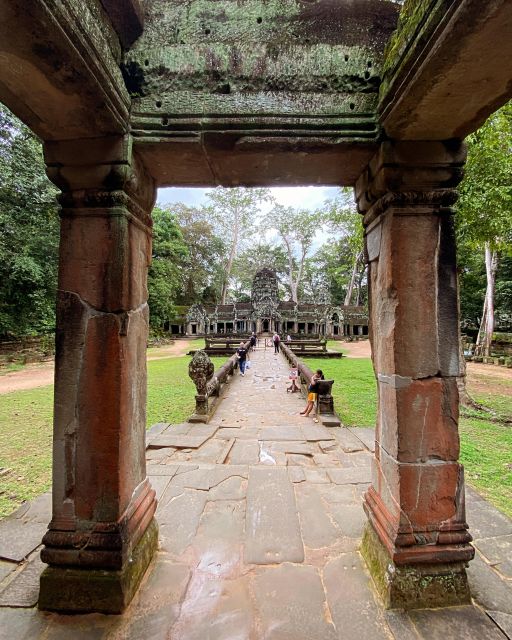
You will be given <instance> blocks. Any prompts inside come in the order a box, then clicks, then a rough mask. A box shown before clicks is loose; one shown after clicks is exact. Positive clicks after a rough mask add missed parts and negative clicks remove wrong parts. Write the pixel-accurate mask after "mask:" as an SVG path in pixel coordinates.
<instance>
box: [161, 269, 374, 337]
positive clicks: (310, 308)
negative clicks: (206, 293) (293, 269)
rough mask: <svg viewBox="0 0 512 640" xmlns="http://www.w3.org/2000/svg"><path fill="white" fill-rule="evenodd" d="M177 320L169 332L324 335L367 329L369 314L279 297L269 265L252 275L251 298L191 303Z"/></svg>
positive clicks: (355, 308) (357, 308)
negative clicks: (248, 299) (228, 302)
mask: <svg viewBox="0 0 512 640" xmlns="http://www.w3.org/2000/svg"><path fill="white" fill-rule="evenodd" d="M180 320H181V322H179V323H177V324H174V323H173V324H171V325H170V327H169V328H170V330H171V332H172V333H176V334H186V335H205V334H215V333H224V334H236V333H241V334H246V333H250V332H251V331H256V333H267V332H268V333H271V332H274V331H277V332H278V333H282V334H286V333H290V334H304V335H312V334H315V335H316V334H318V335H322V336H326V337H335V336H343V335H347V336H348V335H366V334H367V333H368V315H367V312H366V310H365V308H364V307H355V306H354V307H353V306H351V307H345V306H336V305H330V304H296V303H295V302H283V301H281V300H280V299H279V290H278V285H277V278H276V274H275V273H274V271H272V270H271V269H261V270H260V271H258V273H257V274H256V275H255V276H254V280H253V284H252V293H251V302H235V303H232V304H224V305H209V304H194V305H192V306H191V307H190V308H189V309H188V312H187V313H186V316H184V317H183V318H182V319H180Z"/></svg>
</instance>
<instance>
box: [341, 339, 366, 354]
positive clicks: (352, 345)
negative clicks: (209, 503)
mask: <svg viewBox="0 0 512 640" xmlns="http://www.w3.org/2000/svg"><path fill="white" fill-rule="evenodd" d="M340 345H341V350H342V351H343V353H344V354H345V355H346V356H348V357H349V358H371V357H372V352H371V348H370V341H369V340H361V341H357V342H340Z"/></svg>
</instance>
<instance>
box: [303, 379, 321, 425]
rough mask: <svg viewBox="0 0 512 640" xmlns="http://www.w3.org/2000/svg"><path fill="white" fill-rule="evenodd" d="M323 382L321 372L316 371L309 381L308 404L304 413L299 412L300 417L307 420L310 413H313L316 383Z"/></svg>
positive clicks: (316, 391)
mask: <svg viewBox="0 0 512 640" xmlns="http://www.w3.org/2000/svg"><path fill="white" fill-rule="evenodd" d="M319 380H325V378H324V374H323V371H322V370H321V369H317V370H316V371H315V373H314V374H313V375H312V376H311V380H310V381H309V387H308V402H307V404H306V408H305V409H304V411H301V412H300V415H301V416H304V417H305V418H307V417H308V416H309V414H310V413H311V411H313V407H314V406H315V402H316V398H317V395H318V381H319Z"/></svg>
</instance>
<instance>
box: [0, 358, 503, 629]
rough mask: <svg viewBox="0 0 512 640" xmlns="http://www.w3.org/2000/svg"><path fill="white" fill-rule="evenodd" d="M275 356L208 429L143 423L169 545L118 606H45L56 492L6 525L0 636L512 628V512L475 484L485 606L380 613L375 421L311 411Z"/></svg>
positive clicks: (1, 529)
mask: <svg viewBox="0 0 512 640" xmlns="http://www.w3.org/2000/svg"><path fill="white" fill-rule="evenodd" d="M272 351H273V350H271V349H264V348H263V347H260V348H259V349H258V350H257V351H256V353H253V354H252V356H251V362H252V367H251V368H250V369H249V370H248V371H247V373H246V376H245V377H244V378H242V377H240V376H238V375H237V376H236V377H235V378H234V379H233V381H232V382H231V384H230V385H229V386H227V387H226V389H225V395H224V397H223V400H222V402H221V404H220V405H219V408H218V410H217V412H216V414H215V416H214V417H213V419H212V420H211V422H210V423H209V424H207V425H195V424H188V423H185V424H181V425H169V424H166V423H161V424H158V425H155V426H154V427H153V428H152V429H151V430H150V431H149V432H148V435H147V450H146V454H147V462H148V467H147V469H148V476H149V479H150V482H151V484H152V486H153V488H154V489H155V490H156V492H157V496H158V501H159V502H158V508H157V514H156V515H157V522H158V524H159V529H160V548H159V552H158V554H157V556H156V558H155V560H154V562H153V564H152V566H151V569H150V571H149V572H148V574H147V575H146V577H145V578H144V581H143V583H142V586H141V589H140V591H139V592H138V594H137V595H136V596H135V598H134V600H133V602H132V603H131V604H130V605H129V607H128V609H127V610H126V612H125V613H124V614H123V616H102V615H99V614H90V615H82V616H62V615H60V616H59V615H56V614H48V613H43V612H38V611H37V609H35V604H36V602H37V596H38V586H39V585H38V578H39V575H40V573H41V571H42V569H43V565H42V563H41V562H40V560H39V559H38V552H37V548H36V547H37V545H38V544H39V543H40V540H41V536H42V534H43V532H44V530H45V523H46V522H47V521H48V519H49V517H50V501H49V495H48V494H46V495H45V496H42V497H41V498H39V499H38V500H36V501H34V502H33V503H32V504H30V505H26V506H24V507H22V508H21V509H20V510H19V511H18V512H17V513H16V514H14V516H13V517H11V518H9V519H7V520H4V521H3V522H2V523H0V540H1V542H0V557H1V558H2V560H1V561H0V580H3V581H2V582H1V583H0V638H16V639H22V638H27V639H29V638H30V639H31V640H32V639H35V638H44V639H45V640H56V639H57V638H70V637H73V636H75V635H77V637H79V638H81V639H82V638H84V639H89V638H91V639H92V638H94V639H98V638H102V639H103V638H104V639H108V640H121V639H130V640H145V639H148V640H149V639H151V640H155V639H158V640H159V639H162V640H164V639H169V638H172V640H178V639H183V640H204V639H211V640H228V639H229V640H233V639H235V638H236V639H240V640H245V639H247V640H252V639H254V640H260V639H263V638H272V639H276V640H277V639H284V638H289V639H293V640H314V639H316V638H319V639H320V638H321V639H322V640H325V639H328V640H331V639H332V640H334V639H350V640H352V639H354V638H358V637H364V638H368V639H370V640H371V639H373V638H375V639H379V640H380V639H382V640H384V639H386V640H391V639H392V638H394V639H395V640H409V639H418V638H419V639H423V638H424V639H427V638H429V640H430V639H431V638H441V637H442V638H455V637H457V638H471V639H475V640H477V639H478V640H480V639H484V640H487V639H488V640H500V639H501V640H503V639H504V638H506V637H508V638H511V637H512V569H511V565H510V552H511V549H512V522H511V521H510V520H509V519H508V518H506V517H505V516H503V515H502V514H501V513H500V512H499V511H497V510H496V509H495V508H494V507H492V506H491V505H490V504H489V503H488V502H486V501H485V500H483V499H482V498H481V497H480V496H479V495H478V494H476V493H475V492H474V491H472V490H470V489H469V490H468V520H469V524H470V526H471V529H472V531H473V533H474V536H475V538H476V540H475V546H476V548H477V558H476V560H475V561H474V562H473V563H472V564H471V567H470V569H469V575H470V582H471V589H472V595H473V597H474V599H475V605H474V606H469V605H468V606H462V607H451V608H447V609H444V610H423V611H412V612H409V613H408V614H406V613H403V612H400V611H385V610H384V609H383V608H382V606H381V604H380V601H379V598H378V596H377V595H376V591H375V589H374V586H373V583H372V581H371V579H370V577H369V575H368V573H367V571H366V569H365V567H364V563H363V561H362V559H361V556H360V553H359V546H360V542H361V536H362V532H363V525H364V522H365V515H364V512H363V509H362V495H363V493H364V492H365V491H366V490H367V488H368V487H369V482H370V463H371V460H372V457H373V448H374V436H373V429H368V428H353V429H348V428H341V429H327V428H325V427H322V426H319V424H317V423H315V422H314V420H313V419H311V418H302V417H301V416H300V415H299V412H300V410H301V409H302V407H303V405H304V401H303V399H302V398H301V397H298V396H297V395H296V394H287V393H286V385H287V383H288V367H287V364H286V361H285V360H284V358H283V357H282V356H281V355H278V356H275V355H274V354H273V353H272ZM299 585H300V588H298V586H299Z"/></svg>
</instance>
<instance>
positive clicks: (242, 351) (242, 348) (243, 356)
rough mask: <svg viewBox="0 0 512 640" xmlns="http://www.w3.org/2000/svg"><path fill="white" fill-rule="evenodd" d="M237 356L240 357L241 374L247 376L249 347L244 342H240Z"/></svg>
mask: <svg viewBox="0 0 512 640" xmlns="http://www.w3.org/2000/svg"><path fill="white" fill-rule="evenodd" d="M236 357H237V358H238V365H239V367H240V375H241V376H245V365H246V364H247V349H246V348H245V346H244V343H243V342H241V343H240V346H239V347H238V349H237V350H236Z"/></svg>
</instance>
